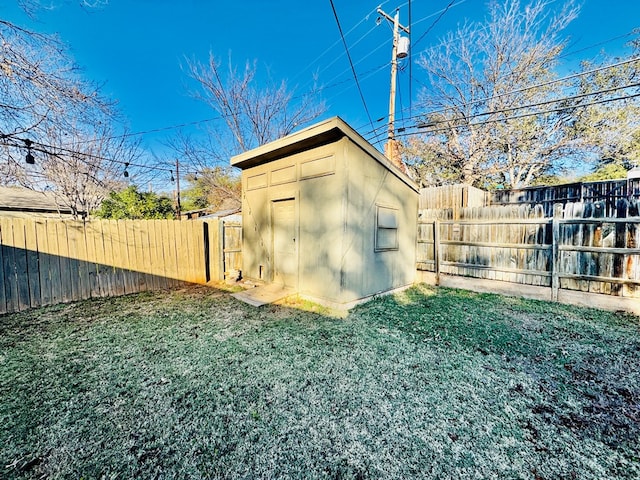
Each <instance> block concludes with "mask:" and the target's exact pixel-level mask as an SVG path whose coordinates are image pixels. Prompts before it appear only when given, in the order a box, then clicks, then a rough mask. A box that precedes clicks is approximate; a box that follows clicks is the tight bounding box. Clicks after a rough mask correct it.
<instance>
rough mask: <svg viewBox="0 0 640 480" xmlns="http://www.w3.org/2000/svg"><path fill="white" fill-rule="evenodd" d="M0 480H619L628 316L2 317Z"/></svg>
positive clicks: (152, 304) (638, 338)
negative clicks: (61, 479)
mask: <svg viewBox="0 0 640 480" xmlns="http://www.w3.org/2000/svg"><path fill="white" fill-rule="evenodd" d="M292 307H296V308H292ZM0 478H73V479H77V478H109V479H111V478H121V479H128V478H144V479H152V478H301V479H302V478H304V479H307V478H335V479H337V478H355V479H365V478H397V479H407V478H455V479H459V478H501V479H502V478H523V479H559V478H566V479H573V478H576V479H589V478H592V479H605V478H606V479H614V478H636V479H637V478H640V319H639V318H638V317H634V316H631V315H626V314H616V313H608V312H603V311H599V310H591V309H583V308H577V307H569V306H563V305H557V304H550V303H545V302H537V301H530V300H523V299H516V298H508V297H500V296H497V295H487V294H476V293H470V292H465V291H460V290H452V289H444V288H432V287H427V286H417V287H414V288H412V289H410V290H408V291H406V292H405V293H403V294H399V295H396V296H389V297H383V298H379V299H376V300H374V301H371V302H369V303H367V304H365V305H361V306H359V307H357V308H355V309H354V310H352V311H351V312H350V313H349V314H348V315H346V316H343V317H339V316H336V315H332V314H331V312H329V311H326V310H323V309H321V308H317V307H314V306H313V305H309V304H305V303H298V304H295V303H292V304H288V305H281V306H269V307H263V308H261V309H255V308H253V307H250V306H248V305H244V304H242V303H240V302H238V301H236V300H235V299H233V298H231V297H230V296H229V295H228V294H227V293H226V292H223V291H221V290H215V289H207V288H202V287H194V288H188V289H184V290H176V291H171V292H160V293H145V294H137V295H131V296H126V297H121V298H115V299H101V300H92V301H86V302H80V303H75V304H71V305H63V306H56V307H49V308H42V309H38V310H32V311H29V312H23V313H20V314H13V315H6V316H2V317H0Z"/></svg>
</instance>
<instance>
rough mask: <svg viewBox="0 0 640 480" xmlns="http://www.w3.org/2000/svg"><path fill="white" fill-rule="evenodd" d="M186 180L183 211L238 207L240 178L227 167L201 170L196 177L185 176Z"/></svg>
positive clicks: (192, 175)
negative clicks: (187, 183) (187, 184)
mask: <svg viewBox="0 0 640 480" xmlns="http://www.w3.org/2000/svg"><path fill="white" fill-rule="evenodd" d="M186 180H187V182H189V187H188V188H186V189H185V190H183V191H182V199H183V202H182V207H183V210H195V209H200V208H211V209H212V210H218V209H220V208H221V207H222V206H223V205H229V206H236V205H237V206H239V205H240V194H241V191H242V188H241V184H240V178H239V177H238V175H236V174H235V173H234V172H233V170H231V168H229V167H213V168H203V169H202V170H201V171H200V172H199V173H198V174H197V175H195V174H189V175H187V177H186Z"/></svg>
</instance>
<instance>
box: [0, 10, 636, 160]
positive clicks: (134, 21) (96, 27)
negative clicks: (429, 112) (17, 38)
mask: <svg viewBox="0 0 640 480" xmlns="http://www.w3.org/2000/svg"><path fill="white" fill-rule="evenodd" d="M85 2H89V3H93V4H95V3H102V5H101V6H100V7H98V8H90V7H86V6H85V7H83V6H82V5H81V3H82V0H41V3H42V4H43V5H45V6H47V5H53V6H52V7H51V8H42V9H40V10H39V11H38V12H37V17H36V18H35V19H32V18H29V17H27V16H26V15H24V13H23V12H22V11H21V10H20V8H19V7H18V6H17V2H11V1H0V18H3V19H6V20H10V21H13V22H15V23H17V24H19V25H21V26H26V27H28V28H31V29H33V30H36V31H40V32H47V33H57V34H58V35H59V37H60V38H61V39H62V40H63V41H64V42H65V43H66V44H67V45H68V47H69V51H70V53H71V55H72V57H73V58H74V59H75V61H76V63H77V64H78V65H79V66H80V67H81V68H82V71H83V74H84V76H85V77H86V78H88V79H90V80H94V81H96V82H99V83H101V84H104V86H103V93H104V94H106V95H107V96H109V97H110V98H112V99H115V100H117V101H118V102H119V108H120V110H121V112H122V114H123V115H124V117H125V118H126V119H127V122H128V126H129V129H130V130H131V131H132V132H143V131H148V130H156V129H164V128H166V127H171V126H176V125H180V124H185V123H190V122H196V121H199V120H204V119H207V118H211V117H214V116H215V112H213V111H211V110H210V109H209V108H208V107H206V106H205V105H203V104H202V103H200V102H199V101H197V100H194V99H193V98H191V97H190V96H189V92H190V91H191V90H194V89H196V88H197V86H196V85H194V84H193V83H191V82H190V80H189V78H188V76H187V75H186V73H185V72H184V71H183V69H182V68H181V64H184V58H185V57H190V58H195V59H198V60H202V61H206V60H207V58H208V54H209V52H210V51H211V52H212V53H213V54H214V55H216V56H218V57H221V58H225V59H226V58H227V56H228V55H229V53H231V55H232V58H233V60H234V62H236V63H238V64H243V63H244V62H245V61H246V60H254V59H256V60H257V61H258V63H259V68H260V69H262V70H263V71H265V70H266V69H268V70H269V71H270V74H271V76H272V77H273V78H274V79H278V80H280V79H284V80H287V82H288V84H289V86H290V87H291V88H295V90H296V93H303V92H305V91H307V90H308V89H310V88H311V86H312V84H313V80H312V78H313V74H314V73H317V74H318V83H319V85H322V86H325V87H327V88H325V89H324V90H323V95H322V96H321V99H323V100H324V101H325V102H326V103H327V106H328V112H327V113H326V116H327V117H329V116H333V115H340V116H342V117H343V118H344V119H345V120H346V121H347V122H348V123H350V124H351V125H352V126H353V127H355V128H356V129H359V130H360V131H361V132H362V133H364V132H367V131H369V130H370V129H371V128H370V124H369V120H368V117H367V114H366V112H365V110H364V107H363V105H362V101H361V99H360V96H359V94H358V91H357V89H356V87H355V82H354V80H353V76H352V73H351V70H350V67H349V63H348V60H347V57H346V55H345V50H344V46H343V44H342V42H341V41H340V35H339V32H338V28H337V25H336V21H335V18H334V15H333V11H332V8H331V3H330V1H329V0H310V1H306V2H301V1H300V0H297V1H293V0H275V1H265V0H240V1H235V2H228V1H226V2H215V1H206V0H181V1H177V0H173V1H171V0H108V1H107V0H102V1H100V0H85ZM380 2H382V8H383V9H384V10H385V11H387V12H389V13H393V11H394V10H395V8H396V7H400V21H401V23H403V24H405V25H406V24H407V23H408V8H407V1H406V0H398V1H397V2H392V1H383V0H374V1H368V0H366V1H365V0H358V1H353V0H334V4H335V7H336V10H337V13H338V16H339V19H340V22H341V25H342V29H343V31H344V32H345V33H346V41H347V44H348V45H349V46H350V51H351V55H352V58H353V61H354V63H355V68H356V71H357V72H358V75H359V78H360V82H361V85H362V89H363V94H364V97H365V100H366V103H367V107H368V109H369V112H370V114H371V117H372V118H373V119H374V121H375V120H377V119H379V118H381V117H386V115H387V110H388V98H389V67H388V66H387V67H384V68H379V67H382V66H383V65H385V64H387V63H388V62H389V60H390V56H391V31H390V28H389V26H388V25H387V24H386V22H382V23H381V24H380V25H376V18H377V17H378V15H377V14H376V13H375V9H376V7H377V6H378V5H379V3H380ZM449 3H450V0H413V1H412V2H411V5H412V11H411V13H412V21H413V26H412V28H413V32H412V34H413V39H414V41H415V40H417V39H418V38H420V37H421V36H422V35H423V34H424V33H425V32H426V31H427V30H428V29H429V28H431V30H430V31H429V33H428V35H426V36H425V37H424V38H423V39H422V40H421V41H420V43H418V44H417V45H414V50H413V51H412V54H413V58H414V60H415V59H416V58H418V55H419V52H420V50H423V49H425V48H427V47H429V45H431V44H433V43H435V42H436V40H437V39H438V38H440V37H442V36H443V35H444V34H445V33H447V32H448V31H452V30H454V29H455V28H456V26H457V25H458V24H460V23H463V22H465V21H476V20H480V19H482V18H483V17H484V16H485V15H486V2H485V1H484V0H457V1H455V2H454V4H453V5H452V6H451V8H449V10H448V11H447V12H446V14H445V15H444V16H442V18H441V19H440V21H438V22H437V23H436V24H435V25H433V23H434V21H435V20H436V18H438V16H439V15H440V13H441V12H442V10H443V9H444V8H445V7H446V6H447V5H448V4H449ZM523 3H525V2H523ZM550 3H551V5H552V6H559V5H560V4H561V1H560V0H556V1H551V2H550ZM581 5H582V8H581V13H580V16H579V17H578V19H577V20H575V21H574V22H573V24H572V25H571V27H570V28H569V29H568V30H567V35H568V36H569V37H570V43H569V47H568V49H567V50H566V52H568V53H569V55H568V56H566V57H565V59H564V61H565V62H566V63H565V64H564V65H562V66H561V67H560V68H561V70H562V73H563V74H564V73H567V72H569V71H572V70H573V69H575V67H576V65H577V63H578V62H579V61H580V60H582V59H591V58H593V57H594V56H595V55H596V54H597V53H598V52H599V51H601V50H605V51H606V52H607V53H608V54H611V55H620V54H625V53H628V49H627V48H626V47H625V46H624V45H625V43H626V42H628V41H629V40H630V38H632V37H630V36H626V37H624V38H615V37H620V36H622V35H625V34H628V33H629V32H630V31H631V30H632V29H633V28H636V27H638V26H640V2H638V1H637V0H584V1H583V2H582V3H581ZM432 25H433V26H432ZM572 52H575V53H572ZM413 75H414V77H415V78H416V79H417V80H419V79H420V70H419V68H418V67H416V66H415V65H414V67H413ZM399 81H400V90H399V96H398V100H397V102H398V109H399V110H401V109H403V108H406V107H407V106H408V103H409V87H408V74H407V71H406V70H405V71H404V72H401V73H400V77H399ZM419 88H420V85H419V84H418V83H417V82H414V85H413V86H412V88H411V91H412V92H413V96H414V97H415V96H416V95H417V93H418V91H419ZM190 128H193V127H190ZM173 132H175V130H172V129H168V130H164V131H162V132H156V133H148V134H145V135H142V144H143V145H144V146H145V148H147V149H148V150H153V151H155V152H156V153H160V154H161V153H162V150H163V147H162V144H161V141H162V140H163V139H164V138H166V137H167V136H168V135H170V134H171V133H173Z"/></svg>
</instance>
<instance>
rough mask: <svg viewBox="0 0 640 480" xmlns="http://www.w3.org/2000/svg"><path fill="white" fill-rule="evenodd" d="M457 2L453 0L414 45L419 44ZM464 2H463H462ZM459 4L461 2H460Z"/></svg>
mask: <svg viewBox="0 0 640 480" xmlns="http://www.w3.org/2000/svg"><path fill="white" fill-rule="evenodd" d="M455 2H456V0H451V1H450V2H449V3H448V4H447V6H446V7H445V8H444V9H443V10H442V12H441V13H440V15H439V16H438V18H436V19H435V20H434V21H433V23H432V24H431V25H430V26H429V28H427V30H426V31H425V32H424V33H423V34H422V35H421V36H420V38H419V39H418V40H417V41H416V43H415V45H414V46H417V45H418V44H419V43H420V41H421V40H422V39H423V38H424V37H426V36H427V34H428V33H429V32H430V31H431V30H432V29H433V27H435V26H436V24H437V23H438V22H439V21H440V19H441V18H442V17H444V15H445V14H446V13H447V12H448V11H449V9H450V8H451V7H452V6H453V4H454V3H455ZM460 3H462V2H460ZM458 5H459V4H458Z"/></svg>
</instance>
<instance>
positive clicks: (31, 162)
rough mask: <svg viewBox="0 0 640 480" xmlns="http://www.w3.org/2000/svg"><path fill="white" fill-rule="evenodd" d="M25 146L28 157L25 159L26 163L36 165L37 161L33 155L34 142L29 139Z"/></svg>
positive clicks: (25, 141)
mask: <svg viewBox="0 0 640 480" xmlns="http://www.w3.org/2000/svg"><path fill="white" fill-rule="evenodd" d="M24 144H25V145H26V146H27V155H26V157H25V158H24V160H25V162H27V164H28V165H33V164H34V163H36V159H35V157H34V156H33V154H32V153H31V145H32V144H33V142H32V141H31V140H29V139H28V138H25V139H24Z"/></svg>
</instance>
